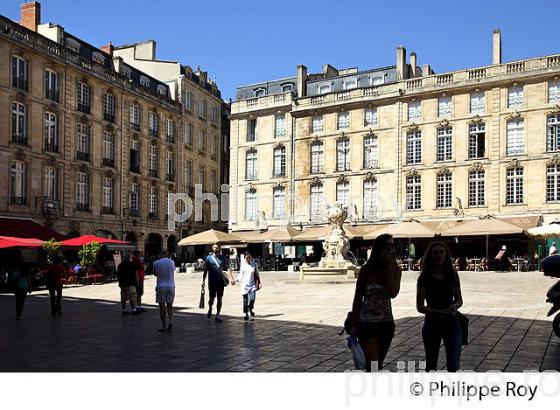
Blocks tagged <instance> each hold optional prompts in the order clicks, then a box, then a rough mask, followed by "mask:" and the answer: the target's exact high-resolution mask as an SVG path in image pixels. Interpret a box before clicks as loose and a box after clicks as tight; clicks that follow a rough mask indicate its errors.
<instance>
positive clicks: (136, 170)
mask: <svg viewBox="0 0 560 410" xmlns="http://www.w3.org/2000/svg"><path fill="white" fill-rule="evenodd" d="M130 172H134V173H135V174H139V173H140V164H137V163H131V164H130Z"/></svg>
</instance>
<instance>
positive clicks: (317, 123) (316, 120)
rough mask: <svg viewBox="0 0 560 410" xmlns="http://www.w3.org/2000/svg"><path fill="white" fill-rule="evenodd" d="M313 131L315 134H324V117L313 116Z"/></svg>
mask: <svg viewBox="0 0 560 410" xmlns="http://www.w3.org/2000/svg"><path fill="white" fill-rule="evenodd" d="M311 129H312V131H313V134H320V133H322V132H323V116H322V115H315V116H313V119H312V126H311Z"/></svg>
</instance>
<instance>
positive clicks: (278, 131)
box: [274, 114, 286, 137]
mask: <svg viewBox="0 0 560 410" xmlns="http://www.w3.org/2000/svg"><path fill="white" fill-rule="evenodd" d="M284 135H286V116H285V115H284V114H280V115H277V116H275V117H274V137H283V136H284Z"/></svg>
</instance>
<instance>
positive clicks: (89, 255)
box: [78, 242, 101, 276]
mask: <svg viewBox="0 0 560 410" xmlns="http://www.w3.org/2000/svg"><path fill="white" fill-rule="evenodd" d="M100 249H101V245H100V244H99V242H91V243H89V244H87V245H84V246H83V247H82V249H80V251H79V252H78V256H79V257H80V266H82V267H84V268H85V271H86V276H90V275H91V274H93V273H96V272H94V270H93V267H94V266H95V264H96V263H97V254H98V253H99V250H100Z"/></svg>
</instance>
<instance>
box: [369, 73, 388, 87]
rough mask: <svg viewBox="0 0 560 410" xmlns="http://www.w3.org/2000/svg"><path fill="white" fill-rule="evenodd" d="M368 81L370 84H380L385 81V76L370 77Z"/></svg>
mask: <svg viewBox="0 0 560 410" xmlns="http://www.w3.org/2000/svg"><path fill="white" fill-rule="evenodd" d="M369 82H370V84H371V85H381V84H383V83H384V82H385V77H384V76H381V75H378V76H375V77H370V79H369Z"/></svg>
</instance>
